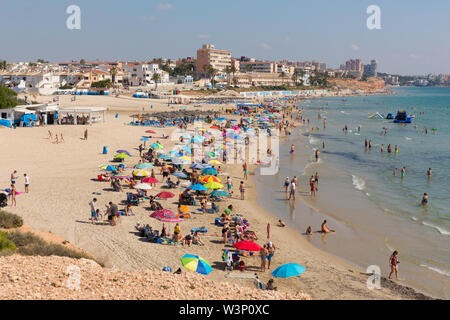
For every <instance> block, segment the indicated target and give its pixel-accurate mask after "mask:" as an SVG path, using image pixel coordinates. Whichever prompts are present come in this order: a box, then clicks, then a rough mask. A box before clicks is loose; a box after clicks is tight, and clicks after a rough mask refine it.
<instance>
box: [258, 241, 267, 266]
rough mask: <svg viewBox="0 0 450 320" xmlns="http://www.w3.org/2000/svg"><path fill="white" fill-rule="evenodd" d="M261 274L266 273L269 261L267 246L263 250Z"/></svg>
mask: <svg viewBox="0 0 450 320" xmlns="http://www.w3.org/2000/svg"><path fill="white" fill-rule="evenodd" d="M260 253H261V272H264V271H266V260H267V255H268V251H267V249H266V245H264V247H263V248H261V251H260Z"/></svg>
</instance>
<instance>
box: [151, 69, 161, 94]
mask: <svg viewBox="0 0 450 320" xmlns="http://www.w3.org/2000/svg"><path fill="white" fill-rule="evenodd" d="M152 80H153V81H155V90H156V89H157V88H158V81H161V76H160V74H159V73H156V72H155V73H154V74H153V76H152Z"/></svg>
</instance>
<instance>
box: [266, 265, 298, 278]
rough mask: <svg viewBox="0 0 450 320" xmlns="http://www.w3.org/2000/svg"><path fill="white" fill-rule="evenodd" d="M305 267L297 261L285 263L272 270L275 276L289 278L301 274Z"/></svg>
mask: <svg viewBox="0 0 450 320" xmlns="http://www.w3.org/2000/svg"><path fill="white" fill-rule="evenodd" d="M305 271H306V268H305V267H303V266H301V265H299V264H297V263H286V264H283V265H281V266H279V267H278V268H276V269H275V270H273V271H272V275H273V276H274V277H276V278H290V277H295V276H299V275H301V274H302V273H303V272H305Z"/></svg>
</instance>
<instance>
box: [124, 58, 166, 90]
mask: <svg viewBox="0 0 450 320" xmlns="http://www.w3.org/2000/svg"><path fill="white" fill-rule="evenodd" d="M123 69H124V70H125V71H126V72H128V73H129V83H130V84H131V85H132V86H147V85H150V84H152V83H155V82H154V81H153V80H152V78H153V75H154V74H155V73H157V74H159V75H160V81H159V83H168V82H169V73H168V72H166V71H164V70H161V69H159V65H158V64H156V63H152V64H144V63H128V64H124V65H123Z"/></svg>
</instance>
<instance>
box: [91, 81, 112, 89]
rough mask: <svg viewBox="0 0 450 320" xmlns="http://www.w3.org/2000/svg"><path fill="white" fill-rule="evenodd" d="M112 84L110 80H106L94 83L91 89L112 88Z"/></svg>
mask: <svg viewBox="0 0 450 320" xmlns="http://www.w3.org/2000/svg"><path fill="white" fill-rule="evenodd" d="M112 85H113V84H112V82H111V80H110V79H105V80H101V81H97V82H92V84H91V88H111V87H112Z"/></svg>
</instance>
